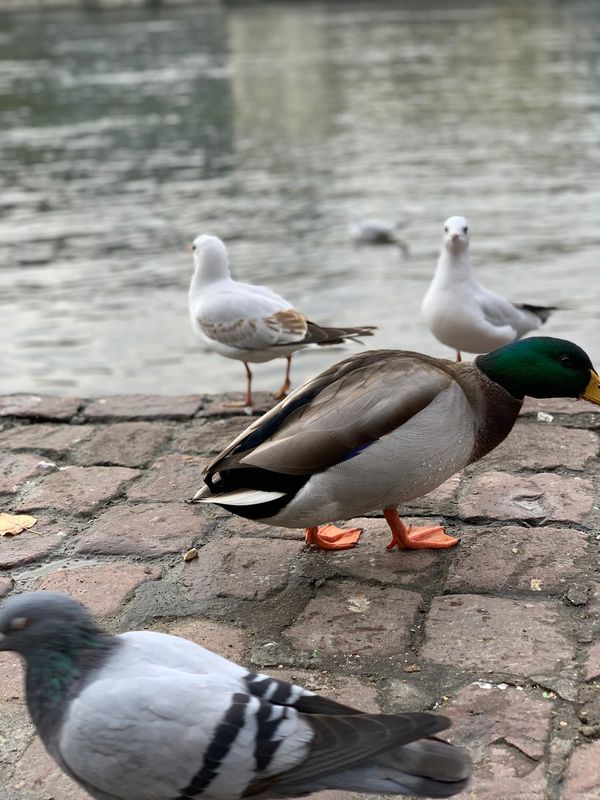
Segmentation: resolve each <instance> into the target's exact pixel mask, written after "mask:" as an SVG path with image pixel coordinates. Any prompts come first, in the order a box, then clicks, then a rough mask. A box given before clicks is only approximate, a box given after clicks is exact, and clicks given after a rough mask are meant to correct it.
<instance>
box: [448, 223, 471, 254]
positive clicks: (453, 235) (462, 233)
mask: <svg viewBox="0 0 600 800" xmlns="http://www.w3.org/2000/svg"><path fill="white" fill-rule="evenodd" d="M468 246H469V223H468V222H467V220H466V219H465V218H464V217H448V219H447V220H446V222H444V247H445V248H446V249H447V250H450V251H451V252H452V253H462V252H463V250H466V249H467V247H468Z"/></svg>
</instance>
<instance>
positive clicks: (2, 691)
mask: <svg viewBox="0 0 600 800" xmlns="http://www.w3.org/2000/svg"><path fill="white" fill-rule="evenodd" d="M24 677H25V672H24V670H23V665H22V662H21V658H20V656H18V655H17V654H16V653H0V704H2V703H6V702H10V701H12V700H20V701H22V700H23V699H24V698H25V683H24ZM0 735H1V734H0Z"/></svg>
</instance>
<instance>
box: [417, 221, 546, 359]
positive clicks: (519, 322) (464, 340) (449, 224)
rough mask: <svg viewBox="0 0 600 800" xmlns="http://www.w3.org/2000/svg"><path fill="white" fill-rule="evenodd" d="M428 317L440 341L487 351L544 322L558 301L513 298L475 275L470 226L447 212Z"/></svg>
mask: <svg viewBox="0 0 600 800" xmlns="http://www.w3.org/2000/svg"><path fill="white" fill-rule="evenodd" d="M421 310H422V312H423V317H424V318H425V322H426V323H427V325H428V326H429V328H430V330H431V332H432V333H433V335H434V336H435V337H436V339H438V340H439V341H440V342H442V344H446V345H448V347H453V348H454V349H455V350H456V360H457V361H460V360H461V351H463V350H464V351H466V352H467V353H489V352H490V351H491V350H496V349H497V348H498V347H502V346H503V345H505V344H509V343H510V342H514V341H515V340H516V339H520V338H521V337H522V336H524V335H525V334H526V333H529V331H533V330H535V329H536V328H539V327H540V326H541V325H543V324H544V322H546V320H547V319H548V317H549V316H550V314H551V313H552V312H553V311H555V310H556V306H533V305H530V304H529V303H512V302H511V301H510V300H507V299H506V298H504V297H502V296H501V295H499V294H496V293H495V292H492V291H490V290H489V289H486V288H485V287H483V286H482V285H481V284H480V283H478V282H477V280H476V279H475V278H474V277H473V274H472V272H471V262H470V259H469V226H468V223H467V220H466V219H465V218H464V217H449V218H448V219H447V220H446V222H445V223H444V238H443V242H442V249H441V252H440V257H439V260H438V264H437V269H436V271H435V275H434V277H433V280H432V282H431V285H430V286H429V289H428V290H427V294H426V295H425V297H424V299H423V304H422V306H421Z"/></svg>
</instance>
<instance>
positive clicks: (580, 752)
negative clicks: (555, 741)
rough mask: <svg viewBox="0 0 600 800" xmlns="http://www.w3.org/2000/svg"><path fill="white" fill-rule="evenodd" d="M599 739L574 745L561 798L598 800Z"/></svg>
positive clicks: (599, 771)
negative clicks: (577, 745)
mask: <svg viewBox="0 0 600 800" xmlns="http://www.w3.org/2000/svg"><path fill="white" fill-rule="evenodd" d="M598 764H600V741H595V742H590V743H589V744H583V745H580V746H579V747H576V748H575V750H574V751H573V755H572V756H571V762H570V764H569V768H568V770H567V775H566V780H565V789H564V793H563V800H598V798H599V797H600V770H599V769H598Z"/></svg>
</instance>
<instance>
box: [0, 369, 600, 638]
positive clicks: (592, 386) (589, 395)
mask: <svg viewBox="0 0 600 800" xmlns="http://www.w3.org/2000/svg"><path fill="white" fill-rule="evenodd" d="M580 397H581V399H582V400H589V401H590V403H594V405H597V406H600V376H598V374H597V373H596V372H595V371H594V370H593V369H591V370H590V382H589V383H588V385H587V386H586V387H585V391H584V392H583V393H582V394H581V395H580ZM0 649H2V648H1V645H0Z"/></svg>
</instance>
